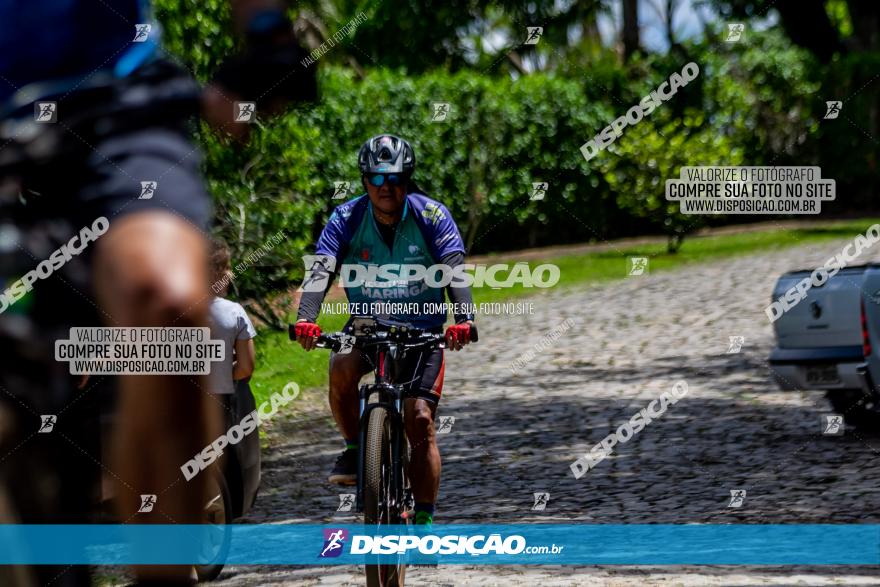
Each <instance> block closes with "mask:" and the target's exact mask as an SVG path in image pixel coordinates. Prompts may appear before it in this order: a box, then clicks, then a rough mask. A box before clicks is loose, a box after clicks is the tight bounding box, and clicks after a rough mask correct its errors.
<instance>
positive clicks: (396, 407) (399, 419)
mask: <svg viewBox="0 0 880 587" xmlns="http://www.w3.org/2000/svg"><path fill="white" fill-rule="evenodd" d="M383 347H384V348H380V349H379V350H378V352H377V353H376V354H377V357H378V360H377V364H376V369H375V381H374V383H372V384H365V385H361V387H360V389H359V390H358V402H359V408H360V409H359V412H360V421H359V425H358V436H359V446H358V476H357V490H356V496H355V499H356V507H357V511H359V512H363V495H364V487H363V484H364V460H365V451H366V444H367V438H366V435H367V422H368V421H369V419H370V413H371V412H372V411H373V410H374V409H376V408H385V409H386V410H387V411H388V414H389V416H390V417H391V422H392V429H391V465H392V468H391V483H392V487H394V497H395V500H397V502H398V503H400V502H401V501H403V499H404V495H403V492H404V476H405V475H406V471H404V463H402V462H401V461H402V459H403V454H404V451H405V450H406V431H405V429H404V422H403V406H402V402H403V387H402V386H398V385H395V384H394V383H393V381H394V376H395V374H396V363H397V360H398V359H399V355H398V353H399V348H398V345H397V344H395V343H388V344H387V345H383ZM389 371H391V374H390V376H389V373H388V372H389ZM374 393H378V395H379V398H378V399H379V401H377V402H375V403H368V401H369V399H370V396H371V395H373V394H374Z"/></svg>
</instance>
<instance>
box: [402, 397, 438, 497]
mask: <svg viewBox="0 0 880 587" xmlns="http://www.w3.org/2000/svg"><path fill="white" fill-rule="evenodd" d="M403 405H404V408H403V409H404V415H403V420H404V426H405V427H406V437H407V438H408V439H409V445H410V464H409V471H408V475H409V480H410V483H411V484H412V491H413V497H414V498H415V501H416V503H436V501H437V492H438V491H439V490H440V449H439V448H437V436H436V431H435V430H434V412H435V411H436V410H437V404H435V403H434V402H429V401H427V400H424V399H421V398H407V399H406V400H404V404H403Z"/></svg>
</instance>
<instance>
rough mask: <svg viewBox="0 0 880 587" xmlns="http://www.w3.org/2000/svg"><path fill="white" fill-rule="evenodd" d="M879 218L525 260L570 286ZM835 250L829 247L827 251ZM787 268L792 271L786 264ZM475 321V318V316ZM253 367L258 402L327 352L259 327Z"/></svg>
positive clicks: (315, 369) (842, 232) (304, 379)
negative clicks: (641, 264) (635, 265)
mask: <svg viewBox="0 0 880 587" xmlns="http://www.w3.org/2000/svg"><path fill="white" fill-rule="evenodd" d="M875 222H880V220H875V219H860V220H847V221H840V222H835V223H829V224H828V225H825V226H822V227H812V228H802V229H792V230H781V229H778V230H766V231H761V232H750V233H742V234H731V235H722V236H708V237H699V238H697V237H695V238H691V239H689V240H685V242H684V244H683V245H682V247H681V249H680V250H679V252H678V253H677V254H674V255H670V254H668V253H667V252H666V247H665V245H663V244H649V245H643V246H638V247H627V248H623V247H621V248H620V249H619V250H611V251H607V252H597V253H587V254H580V255H567V256H562V257H552V258H547V259H544V260H541V261H531V262H529V266H530V267H532V268H534V267H536V266H538V265H540V264H541V263H553V264H556V265H558V266H559V269H560V279H559V283H558V284H557V285H556V286H555V288H553V289H554V290H555V289H557V288H570V287H572V286H583V285H586V284H591V283H599V282H606V281H611V280H614V279H624V278H626V276H627V272H628V270H629V266H628V265H629V257H648V258H649V259H650V260H649V266H648V270H649V272H651V273H654V272H657V271H667V270H670V269H675V268H678V267H682V266H684V265H689V264H692V263H700V262H706V261H713V260H719V259H724V258H730V257H735V256H742V255H747V254H749V253H753V252H758V251H761V252H764V251H770V250H773V249H781V248H784V247H790V246H794V245H799V244H807V243H821V242H823V241H830V240H835V239H851V238H853V237H855V235H856V234H858V233H864V231H865V230H866V229H867V228H868V226H870V225H872V224H874V223H875ZM834 252H835V251H829V252H828V253H829V255H830V254H832V253H834ZM492 262H498V263H504V262H506V260H505V256H504V254H503V253H502V254H499V255H497V256H493V258H492ZM792 269H796V268H795V267H792ZM542 291H547V290H541V289H537V288H524V287H521V286H519V285H518V286H516V287H514V288H509V289H497V290H495V289H491V288H488V287H484V288H474V290H473V294H474V302H475V303H477V304H479V303H481V302H496V301H502V300H508V299H511V298H517V297H523V296H534V295H540V292H542ZM346 319H347V316H340V315H333V316H322V317H321V318H319V320H318V323H319V324H320V325H321V329H322V330H323V331H325V332H329V331H334V330H338V329H339V328H341V327H342V325H343V324H345V320H346ZM478 320H479V317H478ZM256 345H257V369H256V372H255V373H254V376H253V378H252V379H251V388H252V389H253V391H254V395H255V396H256V398H257V402H258V403H259V402H261V401H263V400H265V399H266V398H268V397H269V395H271V393H272V392H274V391H280V390H281V389H282V388H283V387H284V385H285V384H286V383H287V382H289V381H295V382H296V383H297V385H299V386H300V388H302V389H307V388H311V387H318V386H321V387H323V386H325V385H326V384H327V359H328V357H329V351H326V350H322V349H318V350H314V351H312V352H310V353H307V352H305V351H304V350H302V349H301V348H300V347H299V345H296V344H294V343H292V342H290V341H289V340H288V339H287V333H286V332H285V333H281V332H277V331H267V330H263V331H261V332H260V335H259V336H258V337H257V339H256Z"/></svg>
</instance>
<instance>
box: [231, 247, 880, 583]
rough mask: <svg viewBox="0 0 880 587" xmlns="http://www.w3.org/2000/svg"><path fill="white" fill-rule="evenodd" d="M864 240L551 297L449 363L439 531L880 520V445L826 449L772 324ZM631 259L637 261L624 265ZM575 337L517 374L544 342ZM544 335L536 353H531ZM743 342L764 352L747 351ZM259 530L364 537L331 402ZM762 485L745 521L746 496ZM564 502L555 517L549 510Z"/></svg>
mask: <svg viewBox="0 0 880 587" xmlns="http://www.w3.org/2000/svg"><path fill="white" fill-rule="evenodd" d="M844 244H845V241H841V242H839V243H838V242H829V243H823V244H821V245H810V246H803V247H794V248H788V249H784V250H781V251H775V252H768V253H763V254H759V255H752V256H749V257H744V258H737V259H733V260H729V259H728V260H723V261H719V262H714V263H709V264H703V265H693V266H688V267H684V268H682V269H679V270H677V271H672V272H664V273H659V274H656V275H644V276H639V277H630V278H628V279H627V280H625V281H620V282H615V283H611V284H607V285H602V286H597V287H590V288H586V289H583V290H568V291H560V292H552V293H549V294H547V295H543V296H539V297H536V298H532V301H534V308H535V313H534V315H531V316H512V317H510V316H506V317H495V318H489V317H482V318H481V319H480V325H481V331H480V332H481V341H480V343H479V347H475V348H473V349H471V350H469V351H468V352H463V353H449V354H448V357H449V359H448V361H449V365H448V368H447V381H446V385H445V388H444V397H443V400H442V402H441V406H440V416H454V417H455V423H454V425H453V429H452V431H451V432H449V433H448V434H443V435H441V436H440V447H441V452H442V453H443V457H444V463H443V466H444V469H443V481H442V487H441V493H440V500H439V504H438V523H451V522H486V523H531V522H563V521H565V522H572V521H575V522H583V523H689V522H703V523H705V522H713V523H732V522H740V523H820V522H822V523H853V522H870V523H878V522H880V467H877V466H876V463H877V456H878V454H880V453H878V450H877V449H878V448H880V439H876V438H870V437H865V436H864V435H861V434H855V433H853V432H852V431H847V433H846V434H845V435H844V436H840V437H837V436H823V435H822V434H821V431H822V429H821V424H820V416H821V414H823V413H827V412H829V406H828V405H827V403H826V401H825V400H824V398H823V396H822V393H821V392H780V391H778V390H777V389H776V387H775V386H774V385H773V384H772V383H771V381H770V378H769V370H768V368H767V366H766V363H765V359H766V357H767V355H768V353H769V350H770V348H771V346H772V332H771V328H770V326H769V324H768V321H767V318H766V316H765V315H764V312H763V308H764V306H765V305H766V303H767V302H768V299H769V295H770V291H771V289H772V286H773V283H774V281H775V279H776V277H777V276H778V275H779V274H780V273H782V272H784V271H785V270H787V269H789V268H791V267H803V266H810V265H816V266H818V265H821V263H822V262H823V261H824V260H825V259H827V258H828V257H829V256H830V255H832V254H834V253H835V252H837V251H839V250H840V248H841V247H842V246H843V245H844ZM623 262H624V261H623V260H622V261H621V263H623ZM564 320H571V322H572V323H573V326H572V327H571V328H570V329H569V330H567V331H566V332H565V333H564V334H563V335H562V337H561V338H559V339H558V340H556V341H555V342H553V343H552V344H551V345H550V346H549V348H547V349H546V350H544V351H543V352H538V353H537V354H536V356H535V357H534V358H533V359H532V360H531V361H529V362H528V363H527V364H526V365H525V366H524V367H523V368H522V370H521V371H519V372H518V373H516V374H514V373H512V372H511V369H510V364H511V362H512V361H514V360H515V359H516V358H517V357H519V356H520V355H521V353H523V352H524V351H526V350H528V348H530V347H531V346H532V345H533V344H534V343H536V342H538V339H539V338H540V337H541V336H543V335H544V334H546V333H548V332H549V331H551V330H552V329H554V328H555V327H557V326H559V325H560V324H561V323H562V322H563V321H564ZM526 335H528V336H529V338H528V339H526V340H524V337H525V336H526ZM730 336H743V337H745V344H744V346H743V347H742V351H741V352H739V353H735V354H728V353H727V350H728V344H729V337H730ZM680 379H683V380H685V381H686V382H687V383H688V386H689V392H688V394H687V395H686V396H685V397H684V399H682V400H681V401H679V402H678V403H677V404H675V405H673V406H671V407H670V408H669V409H668V411H667V412H666V413H665V414H664V415H663V416H662V417H660V418H658V419H656V420H655V421H654V422H652V423H651V424H650V425H648V426H647V427H646V428H645V429H644V430H643V431H642V432H641V433H639V434H638V435H637V436H635V437H634V438H633V439H631V440H630V441H629V442H628V443H626V444H623V445H620V446H618V447H617V448H616V449H615V452H614V454H613V455H612V456H610V457H609V458H607V459H606V460H605V461H603V462H602V463H600V464H599V465H598V466H596V467H595V469H593V470H592V471H590V472H588V473H587V474H586V475H585V476H584V477H582V478H581V479H574V477H573V476H572V474H571V471H570V470H569V464H570V463H571V462H572V461H573V460H574V459H576V458H577V457H578V456H580V455H581V454H583V453H584V452H586V451H588V450H589V449H590V447H592V446H593V445H594V444H596V443H597V442H599V440H601V439H602V438H603V437H604V436H605V435H606V434H608V433H609V431H611V430H613V429H614V428H616V427H617V426H618V425H619V424H620V423H622V422H623V421H625V420H627V419H629V417H630V416H631V415H632V414H634V413H635V412H637V411H638V410H639V409H641V408H643V407H645V406H646V405H647V404H648V402H650V401H651V400H652V399H654V398H656V397H658V396H659V394H660V392H662V391H664V390H667V389H669V388H670V387H671V386H672V384H673V382H674V381H676V380H680ZM271 442H272V447H271V449H270V450H269V452H268V454H267V455H266V456H265V457H264V458H265V460H264V478H263V488H264V489H263V492H262V494H261V496H260V497H259V499H258V501H257V504H256V508H255V510H254V512H253V513H252V514H251V516H250V517H249V518H248V519H247V521H248V522H276V523H277V522H287V523H290V522H294V523H295V522H311V523H323V522H330V521H334V520H335V521H345V522H354V521H355V518H354V517H350V516H347V515H345V514H337V513H336V511H335V510H336V507H337V505H338V503H339V498H338V494H339V493H344V491H341V490H340V489H339V488H337V487H335V486H331V485H329V484H327V483H326V482H324V479H325V478H326V473H327V471H328V469H329V467H330V466H331V465H332V461H333V459H334V457H335V455H336V453H337V452H338V451H339V450H340V440H339V438H338V434H337V433H336V432H335V430H334V429H333V426H332V421H331V418H330V415H329V409H328V407H327V404H326V399H325V397H324V393H323V392H322V391H320V392H319V391H311V392H309V393H307V394H306V395H305V397H304V401H301V402H298V411H297V414H296V416H295V417H294V418H291V419H289V420H287V421H285V422H283V423H281V424H280V425H278V426H276V427H275V429H274V430H273V432H272V435H271ZM733 489H746V490H747V497H746V499H745V502H744V504H743V506H742V507H741V508H728V507H727V505H728V502H729V500H730V491H731V490H733ZM542 491H547V492H549V493H550V501H549V505H548V506H547V508H546V510H545V511H540V512H538V511H532V509H531V508H532V504H533V496H532V494H533V493H534V492H542ZM221 579H223V580H222V581H221V582H220V583H219V584H220V585H229V586H232V585H236V586H238V585H258V584H259V585H265V584H278V585H362V584H363V580H362V577H361V575H360V574H359V572H358V570H357V569H356V568H352V567H340V568H330V567H323V568H321V567H310V568H278V567H270V568H266V567H238V568H234V567H233V568H229V569H226V570H225V571H224V573H223V575H222V577H221ZM408 584H411V585H465V584H467V585H471V584H473V585H502V584H503V585H505V586H508V585H537V584H540V585H582V584H596V585H644V584H656V585H707V584H709V585H731V584H736V585H767V584H790V585H800V584H803V585H807V584H808V585H818V584H835V585H836V584H880V572H878V571H876V570H875V569H872V568H861V567H836V568H832V567H815V568H787V569H773V568H766V567H736V568H719V567H701V568H696V567H694V568H685V567H659V568H646V567H637V568H636V567H632V568H631V567H578V568H572V567H467V568H462V567H439V568H416V569H413V570H411V571H410V572H409V573H408Z"/></svg>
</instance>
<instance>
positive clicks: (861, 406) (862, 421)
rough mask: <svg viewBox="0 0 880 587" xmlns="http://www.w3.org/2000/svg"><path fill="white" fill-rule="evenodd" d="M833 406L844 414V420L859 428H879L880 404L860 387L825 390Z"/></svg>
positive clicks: (839, 412)
mask: <svg viewBox="0 0 880 587" xmlns="http://www.w3.org/2000/svg"><path fill="white" fill-rule="evenodd" d="M825 397H826V398H827V399H828V401H829V403H831V408H832V409H833V410H834V411H835V412H836V413H838V414H842V415H843V419H844V421H845V422H846V423H847V424H849V425H850V426H855V427H857V428H871V429H875V430H876V429H878V425H880V411H878V409H880V406H877V405H876V403H875V401H874V399H873V398H871V397H870V396H868V395H867V394H865V393H864V392H863V391H861V390H860V389H833V390H828V391H826V392H825Z"/></svg>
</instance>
